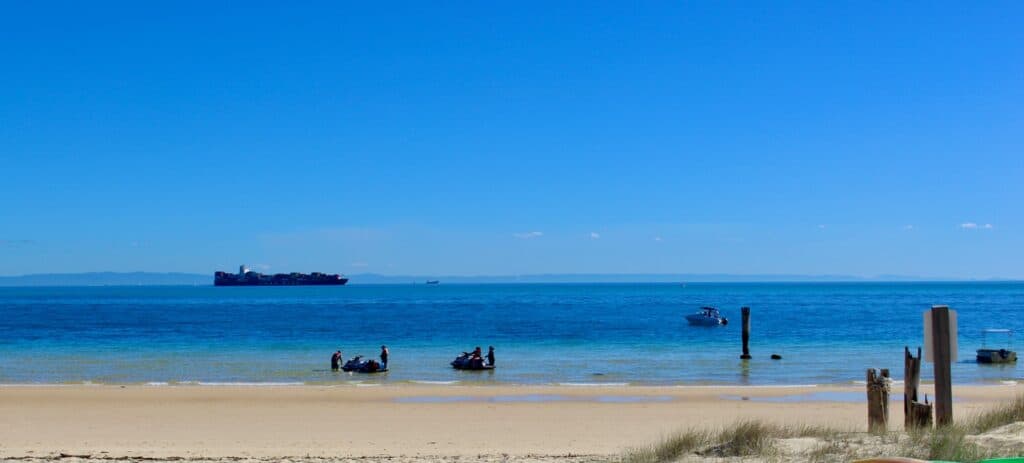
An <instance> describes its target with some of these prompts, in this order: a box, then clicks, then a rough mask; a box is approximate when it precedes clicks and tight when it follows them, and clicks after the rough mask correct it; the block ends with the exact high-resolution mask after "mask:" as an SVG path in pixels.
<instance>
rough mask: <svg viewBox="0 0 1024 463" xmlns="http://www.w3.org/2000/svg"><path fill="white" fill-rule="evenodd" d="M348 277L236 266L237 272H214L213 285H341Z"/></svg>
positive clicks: (346, 281)
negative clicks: (265, 270) (267, 270)
mask: <svg viewBox="0 0 1024 463" xmlns="http://www.w3.org/2000/svg"><path fill="white" fill-rule="evenodd" d="M345 283H348V278H345V277H344V276H341V275H337V274H330V275H328V274H326V273H320V272H313V273H309V274H306V273H297V272H293V273H276V274H274V275H264V274H262V273H259V272H250V271H249V267H246V266H244V265H242V266H239V267H238V273H227V272H214V274H213V285H214V286H342V285H344V284H345Z"/></svg>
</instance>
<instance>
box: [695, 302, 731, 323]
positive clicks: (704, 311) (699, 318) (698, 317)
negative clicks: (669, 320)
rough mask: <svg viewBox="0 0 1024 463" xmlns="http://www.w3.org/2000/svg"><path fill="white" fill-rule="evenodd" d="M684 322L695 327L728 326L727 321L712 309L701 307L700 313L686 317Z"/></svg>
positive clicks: (716, 310)
mask: <svg viewBox="0 0 1024 463" xmlns="http://www.w3.org/2000/svg"><path fill="white" fill-rule="evenodd" d="M686 321H688V322H690V324H691V325H697V326H718V325H728V324H729V319H727V318H725V317H723V316H722V314H721V313H719V312H718V309H716V308H714V307H701V308H700V312H697V313H694V314H690V315H687V316H686Z"/></svg>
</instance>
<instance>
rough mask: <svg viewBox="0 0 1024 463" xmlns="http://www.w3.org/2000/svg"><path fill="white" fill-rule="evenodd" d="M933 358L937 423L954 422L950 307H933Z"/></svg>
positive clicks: (937, 424)
mask: <svg viewBox="0 0 1024 463" xmlns="http://www.w3.org/2000/svg"><path fill="white" fill-rule="evenodd" d="M931 317H932V345H931V348H932V356H933V357H932V359H933V360H934V361H935V425H936V426H946V425H949V424H953V380H952V377H951V371H950V370H951V368H950V362H951V361H952V353H951V352H950V342H949V338H950V333H949V307H946V306H944V305H937V306H934V307H932V312H931Z"/></svg>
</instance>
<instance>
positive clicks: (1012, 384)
mask: <svg viewBox="0 0 1024 463" xmlns="http://www.w3.org/2000/svg"><path fill="white" fill-rule="evenodd" d="M999 384H1005V385H1007V386H1016V385H1017V384H1019V383H1018V382H1017V381H1013V380H1010V381H1000V382H999Z"/></svg>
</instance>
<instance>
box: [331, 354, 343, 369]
mask: <svg viewBox="0 0 1024 463" xmlns="http://www.w3.org/2000/svg"><path fill="white" fill-rule="evenodd" d="M339 368H341V351H340V350H337V351H334V355H332V356H331V370H334V371H338V369H339Z"/></svg>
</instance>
